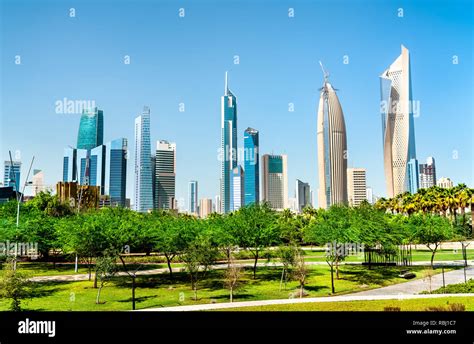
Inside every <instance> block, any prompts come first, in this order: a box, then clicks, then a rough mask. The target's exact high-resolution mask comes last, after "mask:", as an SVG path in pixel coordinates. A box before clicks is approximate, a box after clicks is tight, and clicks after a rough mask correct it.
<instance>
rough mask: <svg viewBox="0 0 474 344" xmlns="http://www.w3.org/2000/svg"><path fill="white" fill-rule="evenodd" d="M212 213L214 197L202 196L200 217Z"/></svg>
mask: <svg viewBox="0 0 474 344" xmlns="http://www.w3.org/2000/svg"><path fill="white" fill-rule="evenodd" d="M211 213H212V199H210V198H202V199H200V200H199V217H200V218H203V219H204V218H206V217H208V216H209V215H210V214H211Z"/></svg>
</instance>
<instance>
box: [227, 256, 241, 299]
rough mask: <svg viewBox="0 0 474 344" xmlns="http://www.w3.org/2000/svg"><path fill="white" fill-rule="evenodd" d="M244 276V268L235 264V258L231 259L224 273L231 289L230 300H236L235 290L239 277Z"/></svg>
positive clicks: (228, 287)
mask: <svg viewBox="0 0 474 344" xmlns="http://www.w3.org/2000/svg"><path fill="white" fill-rule="evenodd" d="M241 276H242V268H241V267H240V266H238V265H237V264H235V261H234V259H233V258H231V259H230V261H229V264H228V266H227V269H226V271H225V273H224V281H225V285H226V287H227V289H228V290H229V297H230V302H233V301H234V291H235V289H236V288H237V287H238V283H239V279H240V277H241Z"/></svg>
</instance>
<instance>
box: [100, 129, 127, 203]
mask: <svg viewBox="0 0 474 344" xmlns="http://www.w3.org/2000/svg"><path fill="white" fill-rule="evenodd" d="M105 146H106V154H105V156H106V159H105V160H106V163H105V194H106V195H108V196H109V198H110V203H111V205H112V206H117V205H118V206H121V207H126V191H127V151H128V141H127V139H125V138H120V139H116V140H113V141H110V142H108V143H106V145H105Z"/></svg>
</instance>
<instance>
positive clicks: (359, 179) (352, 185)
mask: <svg viewBox="0 0 474 344" xmlns="http://www.w3.org/2000/svg"><path fill="white" fill-rule="evenodd" d="M347 194H348V199H349V204H350V205H351V206H358V205H360V204H361V203H362V201H364V200H366V199H367V177H366V170H365V168H348V169H347Z"/></svg>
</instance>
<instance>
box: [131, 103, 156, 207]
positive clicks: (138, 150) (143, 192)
mask: <svg viewBox="0 0 474 344" xmlns="http://www.w3.org/2000/svg"><path fill="white" fill-rule="evenodd" d="M134 190H135V203H134V209H135V210H136V211H140V212H146V211H148V210H152V209H153V180H152V171H151V139H150V109H149V108H148V107H145V108H144V109H143V113H142V114H141V115H140V116H138V117H137V118H135V185H134Z"/></svg>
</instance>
